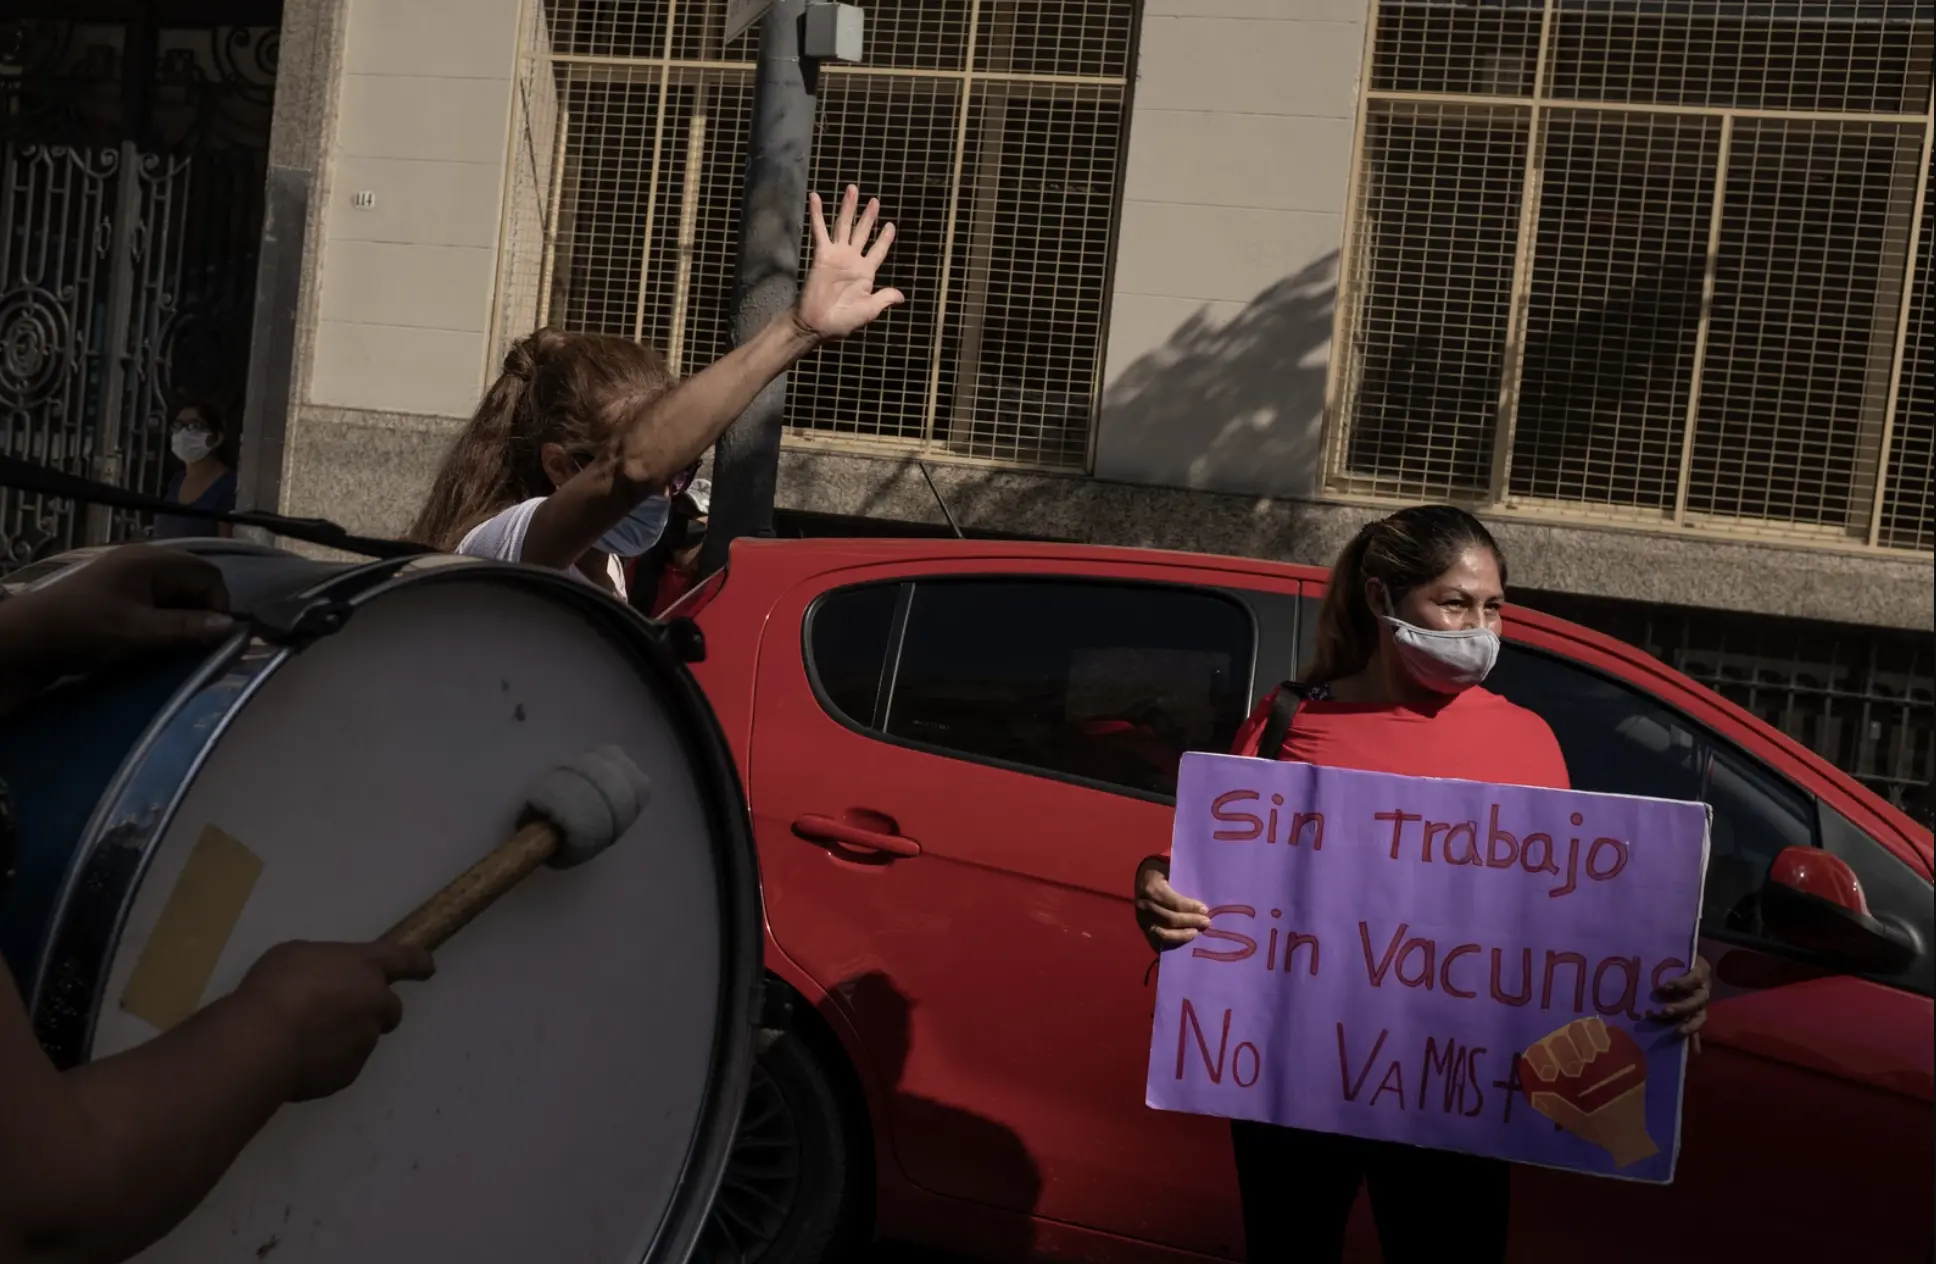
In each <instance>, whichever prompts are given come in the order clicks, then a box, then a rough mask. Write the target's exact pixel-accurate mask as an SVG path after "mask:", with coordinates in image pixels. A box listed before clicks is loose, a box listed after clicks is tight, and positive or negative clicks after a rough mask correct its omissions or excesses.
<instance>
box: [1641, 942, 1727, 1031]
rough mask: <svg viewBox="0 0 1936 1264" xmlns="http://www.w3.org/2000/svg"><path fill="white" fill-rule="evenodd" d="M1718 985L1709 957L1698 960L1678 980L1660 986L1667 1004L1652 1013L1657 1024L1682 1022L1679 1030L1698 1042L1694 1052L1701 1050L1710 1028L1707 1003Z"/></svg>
mask: <svg viewBox="0 0 1936 1264" xmlns="http://www.w3.org/2000/svg"><path fill="white" fill-rule="evenodd" d="M1713 983H1714V967H1713V966H1711V965H1709V964H1708V963H1707V958H1706V957H1696V958H1694V968H1693V969H1692V970H1689V971H1688V972H1687V973H1686V974H1683V975H1682V976H1681V977H1680V978H1678V979H1669V980H1668V981H1667V982H1665V983H1663V984H1661V985H1660V995H1661V996H1663V997H1666V998H1670V999H1668V1000H1667V1003H1666V1004H1664V1005H1662V1006H1661V1007H1660V1008H1659V1009H1657V1010H1655V1011H1653V1012H1652V1013H1650V1014H1648V1015H1647V1017H1649V1018H1651V1019H1653V1020H1654V1021H1655V1022H1657V1023H1664V1022H1668V1021H1670V1020H1672V1019H1679V1020H1680V1027H1679V1028H1678V1030H1679V1031H1680V1033H1681V1035H1683V1036H1686V1037H1688V1038H1690V1039H1691V1040H1693V1042H1694V1052H1696V1053H1699V1052H1700V1051H1701V1036H1700V1032H1701V1028H1703V1027H1705V1026H1707V1003H1708V999H1709V996H1710V994H1711V992H1712V985H1713Z"/></svg>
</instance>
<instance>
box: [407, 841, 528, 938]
mask: <svg viewBox="0 0 1936 1264" xmlns="http://www.w3.org/2000/svg"><path fill="white" fill-rule="evenodd" d="M558 842H559V835H558V830H557V829H556V827H554V826H553V825H552V824H551V823H550V822H549V821H533V822H532V823H531V824H529V825H527V826H525V827H524V828H523V829H521V830H519V831H518V832H517V833H516V834H513V835H512V836H511V838H510V840H509V841H507V842H505V843H503V844H502V845H500V846H499V847H498V849H497V850H496V851H494V852H492V853H491V854H490V855H488V856H486V857H484V859H482V860H480V861H478V862H477V863H476V864H474V865H472V866H471V867H470V868H469V869H466V870H465V871H464V872H463V873H461V874H459V875H458V876H457V878H456V879H455V880H453V881H452V882H451V883H450V885H449V886H447V887H445V888H444V889H443V890H441V891H439V892H438V893H437V894H435V895H433V896H431V897H430V898H429V899H428V900H425V901H424V902H423V903H422V904H420V905H418V906H417V911H416V912H414V913H412V914H411V915H410V916H408V917H406V918H404V919H403V920H402V921H400V922H398V923H397V924H396V925H395V926H392V927H391V928H390V929H389V930H388V931H386V932H385V933H384V935H383V938H384V939H386V940H388V941H389V942H391V943H396V944H407V945H409V946H410V947H413V948H423V949H426V950H428V951H431V952H435V951H436V950H437V949H439V948H441V947H443V946H444V944H445V942H446V941H448V940H449V939H450V937H451V936H452V935H455V934H456V933H457V932H458V931H460V930H462V929H464V927H465V926H467V925H469V924H470V920H471V919H472V918H474V917H476V916H477V915H478V914H479V913H482V912H483V911H484V910H485V909H487V908H489V907H491V905H492V904H494V903H496V902H497V899H498V897H499V896H501V895H503V894H504V893H505V892H506V891H509V890H510V889H511V888H512V887H514V886H516V885H517V884H518V883H520V882H522V881H524V879H525V878H526V877H528V876H529V875H530V873H531V871H532V870H533V869H536V868H537V867H538V866H539V865H542V864H543V863H544V862H545V861H547V860H549V859H551V853H553V852H555V851H557V850H558Z"/></svg>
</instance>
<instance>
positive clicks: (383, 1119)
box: [90, 565, 760, 1264]
mask: <svg viewBox="0 0 1936 1264" xmlns="http://www.w3.org/2000/svg"><path fill="white" fill-rule="evenodd" d="M357 601H358V608H357V611H356V613H355V614H354V616H353V617H351V618H350V619H349V621H348V623H347V624H346V625H345V626H344V627H343V628H342V629H341V630H340V631H338V632H336V633H334V634H332V635H330V636H327V637H324V638H323V639H321V640H319V641H317V642H315V643H314V644H312V645H310V646H308V647H307V648H305V649H304V650H302V652H301V653H300V654H298V655H296V656H293V657H291V658H289V659H288V660H286V661H285V662H284V663H282V664H281V665H280V666H278V667H277V668H276V669H274V670H273V671H272V672H270V673H269V674H268V675H267V676H266V678H265V679H263V680H262V681H261V683H260V685H259V687H258V688H257V689H256V690H255V692H254V694H253V696H252V697H250V698H248V700H247V701H246V702H245V703H243V704H242V705H241V706H240V708H239V709H238V710H237V711H236V712H235V714H234V715H233V717H232V719H231V720H230V722H229V724H228V727H227V729H226V731H225V732H223V733H222V735H221V736H220V738H219V740H217V741H216V743H215V744H214V746H213V748H212V749H211V750H210V752H209V754H208V756H207V758H206V760H205V762H204V763H203V765H202V767H201V769H200V771H199V773H198V774H197V775H196V776H195V777H194V779H193V782H192V783H191V784H190V785H189V787H188V789H187V791H186V794H185V795H184V796H183V798H182V800H181V803H180V806H179V808H178V810H177V811H176V812H175V813H174V815H173V818H172V820H171V822H170V823H169V824H168V825H167V826H166V828H165V830H164V831H163V833H162V837H161V841H160V844H159V846H158V847H157V848H156V849H155V850H154V853H153V856H152V859H151V863H150V865H149V867H148V870H147V873H146V876H145V878H144V879H143V880H142V882H141V884H140V886H139V888H138V890H136V892H135V893H134V896H133V900H132V903H131V906H130V909H129V912H128V916H127V920H126V923H125V927H124V929H123V931H122V934H121V936H120V940H119V946H118V948H117V949H116V950H115V952H114V953H113V955H112V957H111V962H110V965H109V967H108V970H107V975H106V979H105V986H104V989H103V991H102V996H103V1000H102V1003H101V1008H100V1012H99V1016H98V1019H97V1023H96V1027H95V1032H94V1039H93V1043H92V1048H91V1050H90V1053H91V1056H93V1057H96V1058H99V1057H104V1056H107V1055H110V1054H113V1053H116V1052H119V1051H121V1050H124V1049H127V1048H130V1047H132V1046H134V1045H138V1044H140V1043H141V1042H143V1041H145V1040H149V1039H151V1038H153V1037H154V1036H155V1035H156V1032H157V1028H156V1027H155V1026H154V1025H152V1024H151V1023H150V1022H149V1021H148V1020H147V1019H145V1018H144V1017H142V1016H140V1014H139V1013H137V1012H130V1011H131V1010H135V1011H145V1012H152V1010H151V1008H150V1007H149V1006H147V1005H146V1003H134V1002H130V1001H129V1000H128V996H127V994H128V990H129V984H130V981H131V979H133V978H134V976H135V973H136V970H137V967H138V966H139V967H140V968H141V969H142V970H143V971H145V972H146V974H147V976H148V978H149V979H151V980H152V979H153V978H155V977H160V976H163V975H166V973H167V971H168V970H169V969H171V968H174V969H181V968H183V967H182V966H181V965H180V963H179V962H176V963H174V964H173V965H171V964H170V962H168V961H167V960H163V961H162V962H161V963H160V964H159V965H157V964H156V963H155V962H154V961H153V960H149V961H147V962H145V963H144V961H143V958H144V954H145V955H147V956H149V957H151V958H152V957H154V956H156V955H160V956H162V957H166V956H167V955H168V954H169V953H170V952H174V953H175V955H176V956H177V957H181V956H182V954H181V953H180V952H179V951H178V950H176V949H171V948H169V947H168V946H167V945H168V942H169V941H168V938H167V937H166V936H161V937H157V936H156V935H155V930H156V927H157V923H158V922H159V921H160V919H161V916H162V912H163V909H164V907H165V906H167V905H168V903H169V901H170V898H171V896H172V895H173V894H174V893H175V891H176V888H177V886H178V885H180V884H181V880H182V877H183V874H184V871H185V869H186V867H187V865H188V861H189V858H190V856H191V853H193V852H194V851H195V849H196V847H197V844H198V842H201V841H202V840H204V839H205V838H218V841H219V842H220V846H219V847H214V848H212V849H211V848H209V847H205V848H204V852H205V853H206V854H205V856H204V858H203V859H202V860H200V861H198V864H203V865H206V864H215V863H217V862H216V861H211V860H208V859H207V855H214V854H216V853H219V857H218V859H220V860H221V863H224V864H227V865H229V867H230V873H229V874H228V877H227V881H229V882H230V883H231V884H232V885H241V886H244V887H246V888H247V896H246V902H243V903H242V904H241V907H240V913H239V915H238V916H235V917H234V918H233V928H232V929H231V930H227V934H226V940H225V942H224V943H223V944H222V946H221V947H220V951H219V954H217V955H216V956H215V957H214V960H215V965H214V969H213V973H212V975H211V976H210V977H209V978H208V982H207V985H206V988H205V990H204V991H203V993H202V996H203V998H204V1001H206V1000H207V999H212V998H214V997H217V996H220V995H223V994H225V993H227V992H228V991H230V990H231V989H233V988H234V987H235V985H236V984H237V983H238V982H239V981H240V980H241V978H242V976H243V974H244V973H245V972H246V971H247V970H248V968H249V966H250V965H251V964H252V963H253V962H254V961H255V960H256V959H257V958H258V957H259V956H260V955H261V954H262V952H263V951H264V950H265V949H267V948H269V947H271V946H273V945H274V944H277V943H279V942H281V941H284V940H288V939H367V938H374V937H376V936H377V935H379V934H381V933H382V932H383V931H384V930H386V929H387V928H388V927H390V926H391V925H392V924H394V923H395V922H396V921H397V920H398V919H400V918H401V917H403V916H404V915H405V914H406V913H408V912H409V911H410V910H411V909H412V908H414V907H415V906H416V905H417V904H418V903H420V902H421V901H422V900H424V899H425V898H426V897H428V896H430V895H431V894H432V893H434V892H436V891H437V890H438V889H439V888H441V887H442V886H443V885H444V884H445V883H446V882H448V881H449V880H450V879H452V878H454V877H455V876H457V875H458V874H459V873H460V872H462V871H463V870H464V869H465V868H466V867H468V866H469V865H470V864H472V863H473V862H475V861H476V860H478V859H479V858H481V857H482V856H484V855H485V854H486V853H487V852H489V851H490V850H491V849H492V848H493V847H495V846H496V845H497V844H498V843H500V842H502V841H503V840H504V839H506V838H508V837H509V836H510V834H511V833H512V832H513V830H514V827H515V824H516V821H517V817H518V813H519V809H520V807H521V806H522V803H523V794H524V792H525V790H526V788H527V787H529V786H530V785H531V783H532V782H533V780H534V779H535V778H537V777H538V776H539V775H540V774H542V773H543V772H545V771H546V770H547V769H549V768H551V767H553V766H554V765H556V764H558V763H560V762H562V761H564V760H566V759H569V758H571V757H573V756H575V755H577V754H579V753H580V752H582V751H584V750H586V749H587V748H589V747H593V746H597V745H601V744H605V743H613V744H616V745H618V746H620V747H622V748H623V749H624V750H626V751H627V752H628V753H629V754H630V755H631V756H632V758H633V759H634V760H635V761H637V763H638V764H639V766H640V767H641V768H643V769H644V770H645V771H646V773H647V775H648V776H649V777H650V778H651V780H652V798H651V802H650V804H649V805H648V807H647V808H646V811H645V815H644V817H643V819H642V820H641V821H640V822H639V824H638V825H636V826H635V827H634V828H633V829H632V830H631V831H630V832H629V833H628V834H627V835H626V836H625V837H624V838H622V839H621V840H620V841H619V842H618V843H617V844H616V845H614V846H613V847H612V848H611V849H610V850H609V851H607V852H606V853H604V854H603V855H601V856H598V857H596V858H594V859H593V860H591V861H590V862H588V863H587V864H585V865H583V866H581V867H579V868H576V869H571V870H563V871H556V870H550V869H541V870H539V871H538V872H537V873H536V874H534V875H533V876H532V877H530V878H528V879H527V880H525V881H524V882H523V883H522V884H521V885H520V886H519V887H517V888H516V889H514V890H513V891H511V892H510V893H509V894H508V895H506V896H505V897H503V898H502V899H501V900H499V901H498V902H497V904H495V905H494V906H493V907H491V908H489V909H488V910H486V911H485V912H484V913H483V914H482V915H481V916H480V917H479V918H478V919H477V920H476V921H474V922H472V923H471V924H470V925H469V926H468V927H467V928H465V929H464V930H463V931H461V932H459V933H458V935H457V936H456V938H455V939H453V940H452V941H451V942H450V943H449V944H448V945H446V946H445V947H444V948H443V949H442V950H441V951H440V952H439V953H438V954H437V966H438V973H437V977H436V978H434V979H432V980H431V981H429V982H427V983H422V984H404V985H401V986H400V988H399V991H400V993H401V994H402V996H403V999H404V1020H403V1025H402V1027H401V1028H399V1029H398V1031H397V1032H396V1033H394V1034H393V1035H391V1036H389V1037H388V1038H386V1039H385V1040H384V1041H383V1043H382V1044H381V1045H380V1046H379V1047H378V1049H377V1051H376V1054H375V1056H374V1057H373V1058H372V1059H371V1060H370V1063H369V1065H368V1067H367V1068H366V1069H365V1071H364V1073H363V1076H362V1078H361V1079H359V1080H358V1081H357V1082H356V1084H354V1085H353V1086H351V1087H350V1088H349V1089H348V1090H347V1091H345V1092H343V1093H341V1094H339V1095H337V1096H335V1097H331V1098H327V1099H324V1100H321V1101H316V1102H311V1103H306V1104H303V1105H299V1106H293V1107H287V1108H285V1109H284V1110H283V1111H282V1112H281V1113H280V1114H278V1115H277V1116H276V1117H275V1119H274V1120H273V1121H272V1122H271V1123H270V1124H269V1126H268V1127H267V1128H266V1129H265V1130H264V1131H263V1133H262V1134H261V1135H260V1136H259V1137H258V1138H257V1139H256V1140H255V1141H254V1142H253V1143H252V1144H251V1145H250V1146H249V1148H248V1149H247V1150H246V1151H245V1152H244V1154H243V1156H242V1158H241V1159H240V1160H239V1161H238V1162H237V1164H236V1165H235V1167H234V1168H233V1169H232V1170H231V1171H230V1172H229V1174H228V1175H227V1176H226V1177H225V1178H224V1180H223V1181H222V1183H221V1184H220V1185H219V1186H218V1188H217V1189H216V1190H215V1191H214V1193H213V1194H212V1195H211V1196H210V1198H209V1199H208V1200H207V1201H206V1203H204V1204H203V1205H202V1206H201V1207H200V1208H199V1209H198V1210H197V1211H195V1212H194V1213H193V1214H192V1215H191V1216H190V1217H189V1219H188V1220H187V1221H186V1222H184V1223H183V1224H182V1225H181V1226H180V1227H179V1228H178V1229H177V1230H176V1231H175V1232H174V1233H173V1234H171V1235H170V1236H169V1237H168V1238H167V1239H165V1240H164V1241H163V1242H162V1243H161V1244H159V1245H157V1246H156V1247H154V1248H152V1249H151V1250H150V1251H148V1252H147V1253H146V1254H145V1255H143V1256H142V1257H141V1258H142V1259H144V1260H149V1261H156V1262H158V1264H159V1262H164V1261H165V1262H167V1264H203V1262H204V1261H208V1260H214V1259H232V1258H257V1257H261V1258H270V1259H273V1260H274V1261H276V1264H324V1262H329V1264H336V1262H339V1261H346V1260H357V1261H370V1262H373V1264H377V1262H382V1261H392V1260H394V1261H411V1262H413V1264H414V1262H416V1261H423V1260H452V1261H456V1260H462V1261H464V1262H465V1264H498V1262H502V1264H513V1262H516V1264H526V1262H528V1261H535V1260H542V1261H547V1262H556V1264H576V1262H579V1261H582V1262H583V1264H621V1262H624V1264H635V1262H638V1261H647V1260H650V1261H659V1260H667V1261H670V1260H683V1259H684V1258H685V1256H686V1254H687V1252H688V1251H689V1250H690V1248H691V1244H692V1242H693V1241H694V1240H695V1239H696V1238H697V1235H698V1233H699V1230H700V1227H701V1223H702V1221H703V1218H704V1215H705V1212H706V1209H707V1206H708V1205H709V1203H710V1201H711V1196H712V1193H713V1191H714V1189H715V1188H716V1186H717V1182H718V1180H719V1176H720V1173H721V1170H722V1169H723V1166H724V1161H725V1157H726V1151H727V1147H728V1143H729V1141H730V1133H731V1130H732V1127H733V1125H734V1122H735V1120H736V1118H737V1113H738V1106H739V1101H740V1094H741V1093H742V1092H743V1086H744V1079H745V1075H746V1073H747V1068H748V1066H749V1065H750V1038H751V1027H750V1021H749V1019H750V1015H749V1014H748V1012H747V1007H748V1005H749V1004H750V998H751V995H752V992H753V989H754V986H755V984H756V982H757V978H758V973H757V972H758V969H759V958H758V953H759V946H760V945H759V938H758V936H759V923H758V895H757V886H756V879H755V878H754V869H753V860H752V849H751V843H750V839H749V837H748V834H747V830H746V826H745V816H744V804H743V800H742V799H741V797H740V794H739V791H738V788H737V783H736V781H735V779H734V775H733V771H732V765H731V763H730V759H729V758H728V756H727V753H726V750H725V747H724V744H723V742H722V741H721V740H720V738H719V735H718V732H717V729H716V726H715V725H714V723H713V721H712V719H711V716H710V713H709V712H708V711H707V710H706V708H705V706H704V703H703V702H702V701H700V699H699V696H698V694H697V691H696V689H695V688H694V687H693V685H692V683H691V680H690V677H688V676H687V675H686V674H685V673H684V672H683V671H682V670H680V669H679V668H677V667H676V666H674V665H673V664H672V662H671V661H670V659H669V658H668V657H667V656H666V654H665V652H664V651H663V649H661V648H660V647H659V645H658V642H657V639H656V637H655V636H654V635H653V634H652V633H650V632H649V631H648V630H647V629H646V627H645V625H644V624H642V623H641V622H639V621H637V620H636V619H634V618H633V617H632V616H631V615H630V614H629V613H628V612H625V611H622V610H620V609H618V608H617V607H616V605H615V604H614V603H611V602H610V601H609V600H607V599H606V598H604V597H602V596H600V595H598V594H596V593H592V592H590V591H589V590H585V589H583V588H582V586H579V585H576V584H575V583H573V582H572V581H570V580H567V579H564V578H561V577H556V576H550V575H542V574H536V573H533V572H529V571H525V570H513V569H509V568H500V567H495V566H489V565H480V566H475V567H472V566H449V567H442V568H436V569H433V570H425V571H422V572H420V573H418V574H416V575H412V576H409V577H408V578H406V579H404V580H399V581H395V582H392V583H390V584H388V585H386V586H382V587H379V588H377V589H375V590H373V591H366V592H365V593H364V594H363V595H362V596H360V597H359V598H357ZM216 832H219V835H218V834H217V833H216ZM232 844H233V845H232ZM235 845H239V848H238V847H237V846H235ZM238 857H240V858H241V859H237V858H238ZM251 857H252V858H253V859H252V860H251V859H249V858H251ZM223 858H225V859H223ZM249 869H254V870H255V872H254V876H253V878H252V879H251V878H250V877H249V875H248V873H247V872H244V871H246V870H249ZM218 885H219V884H218ZM205 920H206V922H207V924H208V925H210V926H212V927H214V928H215V929H216V930H218V931H219V930H223V929H226V927H225V926H224V925H223V923H224V922H225V920H226V918H225V917H224V916H223V915H222V914H220V913H211V914H210V915H209V916H208V917H207V918H206V919H205ZM190 955H192V954H190ZM204 968H205V967H204ZM148 986H149V985H147V984H144V987H148ZM149 990H150V991H152V988H151V987H150V988H149ZM238 1248H240V1249H238Z"/></svg>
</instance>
